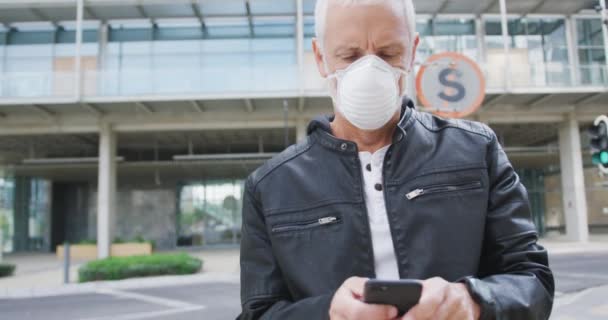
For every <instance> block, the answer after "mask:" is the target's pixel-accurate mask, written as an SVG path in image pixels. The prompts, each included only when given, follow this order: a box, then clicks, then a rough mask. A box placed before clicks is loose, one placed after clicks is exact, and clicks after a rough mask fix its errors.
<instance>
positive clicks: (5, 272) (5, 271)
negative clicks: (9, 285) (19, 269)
mask: <svg viewBox="0 0 608 320" xmlns="http://www.w3.org/2000/svg"><path fill="white" fill-rule="evenodd" d="M13 272H15V265H14V264H8V263H0V278H2V277H8V276H12V275H13Z"/></svg>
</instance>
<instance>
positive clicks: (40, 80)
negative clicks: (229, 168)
mask: <svg viewBox="0 0 608 320" xmlns="http://www.w3.org/2000/svg"><path fill="white" fill-rule="evenodd" d="M481 67H482V70H483V72H484V75H485V77H486V87H487V89H488V90H495V91H496V90H498V91H500V90H503V89H506V88H507V86H506V85H505V79H506V78H505V75H504V72H505V68H504V66H502V65H482V66H481ZM573 71H574V72H573ZM508 72H509V76H508V78H509V82H510V84H509V85H510V86H509V88H511V89H526V88H531V89H538V88H566V87H588V86H608V69H607V68H606V65H604V64H592V65H583V66H580V67H579V68H577V70H572V68H571V66H570V65H569V64H565V63H541V64H520V65H513V66H512V68H510V69H509V70H508ZM82 81H83V84H82V90H83V96H84V97H127V96H141V95H175V96H179V95H192V94H211V95H213V94H231V93H233V94H247V93H252V94H262V95H263V94H265V93H274V94H276V93H277V92H278V93H280V92H284V93H286V94H287V93H294V92H312V93H318V92H325V91H326V89H327V85H326V82H325V80H324V79H323V78H321V77H320V76H319V75H318V73H317V69H316V66H315V65H312V64H310V63H309V64H306V65H305V67H304V71H303V74H302V75H300V73H299V68H298V66H297V65H296V64H294V65H287V66H253V65H250V66H244V67H240V66H227V67H223V66H211V67H193V68H172V67H170V66H163V67H156V68H124V69H121V70H115V69H114V70H112V69H110V70H91V71H85V72H84V73H83V80H82ZM76 87H77V86H76V76H75V74H74V73H73V72H8V73H3V74H0V99H11V98H23V99H27V98H60V97H76V96H77V95H76Z"/></svg>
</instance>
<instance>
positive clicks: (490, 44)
mask: <svg viewBox="0 0 608 320" xmlns="http://www.w3.org/2000/svg"><path fill="white" fill-rule="evenodd" d="M507 25H508V34H509V39H508V43H509V46H510V48H511V50H510V61H511V68H510V72H511V74H510V78H511V79H512V80H511V83H512V85H514V86H517V87H529V86H566V85H569V84H570V83H571V72H570V65H569V58H568V44H567V42H566V30H565V20H564V19H562V18H529V17H526V18H517V19H509V21H508V24H507ZM485 29H486V37H485V42H486V47H487V57H486V58H487V65H488V79H489V85H490V86H492V85H497V86H502V82H503V79H504V76H503V74H504V68H503V67H502V66H504V62H505V57H504V51H503V42H502V27H501V23H500V20H498V19H488V20H487V21H486V22H485Z"/></svg>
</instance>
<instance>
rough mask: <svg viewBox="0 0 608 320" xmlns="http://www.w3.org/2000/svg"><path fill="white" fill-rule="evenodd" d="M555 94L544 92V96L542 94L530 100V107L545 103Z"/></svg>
mask: <svg viewBox="0 0 608 320" xmlns="http://www.w3.org/2000/svg"><path fill="white" fill-rule="evenodd" d="M553 96H554V94H544V95H542V96H540V97H538V98H536V99H534V100H532V101H530V102H528V105H529V106H530V107H536V106H538V105H540V104H543V103H545V102H547V100H549V99H551V98H553Z"/></svg>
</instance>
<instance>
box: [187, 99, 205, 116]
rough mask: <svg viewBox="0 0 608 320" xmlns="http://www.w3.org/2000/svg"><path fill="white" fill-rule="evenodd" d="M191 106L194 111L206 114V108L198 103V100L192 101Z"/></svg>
mask: <svg viewBox="0 0 608 320" xmlns="http://www.w3.org/2000/svg"><path fill="white" fill-rule="evenodd" d="M190 104H191V105H192V108H194V110H196V111H198V112H200V113H203V112H205V107H204V106H203V103H202V102H200V101H198V100H192V101H190Z"/></svg>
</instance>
